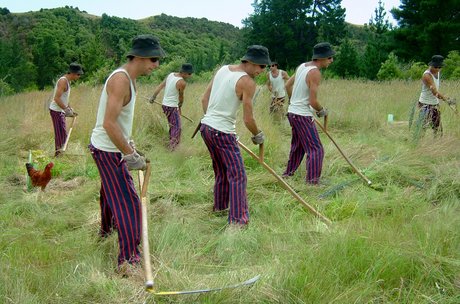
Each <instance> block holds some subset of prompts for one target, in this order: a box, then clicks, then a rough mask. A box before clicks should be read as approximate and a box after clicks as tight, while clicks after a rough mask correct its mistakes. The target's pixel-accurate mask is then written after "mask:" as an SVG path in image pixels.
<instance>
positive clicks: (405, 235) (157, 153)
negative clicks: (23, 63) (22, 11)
mask: <svg viewBox="0 0 460 304" xmlns="http://www.w3.org/2000/svg"><path fill="white" fill-rule="evenodd" d="M205 86H206V84H204V83H192V84H190V85H189V86H188V87H187V90H186V99H185V103H184V107H183V114H185V115H187V116H188V117H191V118H192V119H194V120H195V123H190V122H188V121H186V120H183V121H182V123H183V131H182V134H183V137H182V143H181V146H180V147H179V149H178V150H177V151H176V152H174V153H170V152H168V150H167V148H166V144H167V141H168V132H167V131H168V126H167V121H166V118H165V117H164V115H163V114H162V111H161V107H160V106H158V105H155V104H154V105H151V104H149V103H148V102H147V101H146V99H144V98H143V97H144V96H149V95H151V93H152V92H153V89H154V87H155V85H154V84H152V85H150V86H147V85H146V84H143V85H140V87H139V92H138V101H137V105H136V117H135V127H134V139H135V140H136V145H137V147H138V148H139V149H140V150H142V151H144V152H145V153H146V154H147V156H148V158H150V159H151V161H152V176H151V179H150V183H149V206H148V208H149V211H148V220H149V241H150V253H151V258H152V264H153V265H152V266H153V269H154V279H155V289H156V290H157V291H165V290H183V289H187V290H190V289H201V288H208V287H220V286H224V285H231V284H235V283H237V282H241V281H244V280H247V279H249V278H251V277H254V276H255V275H257V274H260V275H261V278H260V280H259V281H258V282H257V283H255V284H254V285H253V286H252V287H243V288H239V289H233V290H225V291H222V292H215V293H208V294H202V295H188V296H170V297H158V296H153V295H151V294H149V293H146V292H145V291H144V287H143V284H144V280H143V278H142V276H135V277H131V278H121V277H120V276H118V275H117V274H116V273H115V269H116V258H117V255H118V252H117V251H118V247H117V237H116V235H114V236H111V237H110V238H108V239H107V240H104V241H101V240H99V239H98V236H97V232H98V228H99V220H100V216H99V201H98V197H99V184H100V180H99V175H98V172H97V169H96V167H95V164H94V162H93V160H92V158H91V156H90V154H89V153H88V150H87V148H86V146H87V145H88V143H89V137H90V134H91V130H92V128H93V126H94V123H95V119H96V111H97V105H98V101H99V95H100V90H101V87H97V88H92V87H87V86H84V85H80V86H75V87H73V89H72V93H71V96H70V100H71V103H72V106H73V108H74V109H75V110H76V111H77V112H78V113H79V116H78V119H77V121H76V124H75V127H74V129H73V133H72V137H71V139H70V143H69V146H68V150H67V152H66V154H65V155H64V156H63V157H62V158H59V159H56V160H53V161H54V162H55V167H54V169H53V174H54V178H53V179H52V180H51V182H50V184H49V185H48V188H47V190H46V192H45V193H40V191H38V190H33V191H26V178H25V175H26V171H25V166H24V164H25V162H27V159H28V155H29V151H32V154H33V156H34V159H35V160H36V161H37V162H38V166H39V167H44V165H45V164H46V163H47V162H48V161H50V160H51V159H52V158H51V156H52V155H53V152H54V135H53V131H52V124H51V119H50V117H49V113H48V111H47V108H46V100H47V99H48V97H49V95H50V92H49V91H47V92H30V93H24V94H19V95H15V96H10V97H5V98H2V99H0V111H1V113H2V114H1V115H2V123H1V127H0V129H1V133H2V134H3V135H2V137H3V139H2V140H1V141H0V147H1V154H2V157H1V158H0V166H1V173H0V182H1V189H0V231H1V239H0V303H21V304H24V303H452V304H453V303H460V236H459V231H460V206H459V198H460V124H459V122H460V118H459V117H458V116H456V115H455V114H454V113H453V112H452V111H451V110H450V109H448V108H447V106H446V105H443V106H442V107H441V111H442V123H443V129H444V135H443V136H442V137H440V138H434V137H433V134H432V132H430V131H428V132H427V133H426V134H425V136H423V137H421V138H420V139H419V140H418V141H415V140H414V138H413V134H412V132H410V131H409V130H408V123H407V121H408V117H409V113H410V109H411V107H412V105H413V103H414V102H415V100H416V99H417V97H418V94H419V90H420V83H419V82H402V81H401V82H389V83H375V82H359V81H345V80H329V81H324V82H323V83H322V85H321V88H320V95H319V98H320V101H321V103H322V104H323V105H325V106H326V107H327V108H329V110H330V118H329V133H330V134H331V136H333V138H334V139H335V141H336V142H337V144H338V145H339V146H340V147H341V149H342V150H343V151H344V152H345V154H346V155H347V156H348V157H349V158H350V159H351V160H352V161H353V163H354V164H355V165H356V166H357V167H358V168H360V169H361V170H362V172H363V173H364V174H365V175H366V176H367V177H368V178H369V179H370V180H371V181H372V182H373V184H374V185H375V187H374V188H370V187H367V186H366V184H365V183H364V182H363V181H362V180H361V179H360V178H359V177H358V176H357V175H356V174H355V173H354V172H353V171H352V169H351V167H350V166H349V165H348V164H347V163H346V162H345V160H344V159H343V158H342V156H341V155H340V154H339V153H338V151H337V149H336V148H335V146H334V145H333V144H332V143H331V141H330V140H329V139H328V138H327V137H326V136H325V135H324V134H322V132H321V131H320V133H321V138H322V141H323V145H324V147H325V150H326V156H325V160H324V168H323V180H324V183H325V184H324V185H321V186H316V187H315V186H307V185H306V184H305V182H304V180H305V165H304V163H303V164H302V165H301V169H300V170H299V171H298V172H297V173H296V175H295V176H294V177H292V178H290V179H289V180H288V183H289V184H290V185H291V186H292V187H293V188H294V189H295V190H296V192H297V193H298V194H299V195H300V196H301V197H302V198H304V200H305V201H307V202H308V203H309V204H311V205H312V206H314V207H315V208H316V209H317V210H318V211H319V212H321V213H322V214H324V215H325V216H327V217H328V218H329V219H331V220H332V221H333V224H332V225H331V226H329V227H328V226H326V225H325V224H324V223H323V222H321V221H320V220H318V219H317V218H315V217H314V216H313V215H312V214H311V213H310V212H308V210H307V209H306V208H304V207H303V206H302V205H301V204H300V203H298V202H297V201H296V200H295V199H294V198H293V197H292V196H291V195H290V194H289V192H287V191H286V190H284V189H283V187H282V186H281V185H279V184H278V183H277V181H276V179H275V178H274V177H273V176H272V175H270V174H269V173H268V172H267V171H266V170H265V169H264V168H263V167H262V166H261V165H260V164H258V163H257V161H256V160H254V159H252V158H251V157H250V156H249V155H248V154H247V153H246V152H244V151H242V154H243V156H244V161H245V165H246V171H247V175H248V200H249V207H250V213H251V214H250V215H251V221H250V224H249V227H248V228H247V229H245V230H242V231H238V230H234V229H227V218H226V215H224V216H222V215H215V214H213V213H212V187H213V182H214V175H213V170H212V165H211V159H210V157H209V154H208V151H207V149H206V147H205V145H204V143H203V141H202V139H201V138H200V136H199V135H198V136H197V137H196V138H195V139H191V138H190V136H191V134H192V133H193V130H194V129H195V127H196V123H197V122H198V120H199V119H200V118H201V116H202V114H201V102H200V98H201V95H202V94H203V92H204V90H205ZM441 91H442V92H443V93H446V94H447V95H450V96H452V97H457V98H458V97H459V96H455V94H458V83H456V82H443V83H442V87H441ZM160 97H161V96H160ZM159 100H161V99H159ZM268 104H269V94H268V92H267V90H266V88H263V89H262V90H261V92H260V94H259V96H258V98H257V100H256V103H255V116H256V120H257V122H258V124H259V127H260V128H261V129H262V130H263V131H264V132H265V134H266V142H265V161H266V163H267V164H268V165H269V166H270V167H271V168H273V169H274V170H275V171H276V172H277V173H278V174H281V173H282V172H283V170H284V168H285V165H286V162H287V159H288V154H289V148H290V127H289V124H288V122H287V120H286V119H285V118H281V119H273V118H272V117H271V116H270V115H269V111H268ZM240 114H241V113H240ZM388 114H393V115H394V119H395V122H393V123H387V115H388ZM237 130H238V133H239V136H240V140H241V142H243V143H245V144H246V145H247V146H248V147H250V148H251V149H252V150H253V151H254V152H255V153H257V152H258V148H257V146H254V145H253V144H252V143H251V141H250V134H249V132H248V131H247V130H246V129H245V127H244V126H243V124H242V122H241V119H240V121H239V123H238V125H237ZM136 180H137V179H136Z"/></svg>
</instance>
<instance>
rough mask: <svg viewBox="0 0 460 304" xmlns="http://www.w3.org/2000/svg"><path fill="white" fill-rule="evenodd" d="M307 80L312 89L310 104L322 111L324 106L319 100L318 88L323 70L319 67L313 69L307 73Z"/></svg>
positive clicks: (310, 89)
mask: <svg viewBox="0 0 460 304" xmlns="http://www.w3.org/2000/svg"><path fill="white" fill-rule="evenodd" d="M305 81H306V82H307V86H308V88H309V91H310V95H309V101H310V105H311V106H312V107H313V109H315V110H316V111H321V109H322V108H323V107H322V106H321V105H320V104H319V101H318V88H319V84H320V82H321V72H320V71H319V70H318V69H312V70H311V71H310V72H308V73H307V76H306V79H305Z"/></svg>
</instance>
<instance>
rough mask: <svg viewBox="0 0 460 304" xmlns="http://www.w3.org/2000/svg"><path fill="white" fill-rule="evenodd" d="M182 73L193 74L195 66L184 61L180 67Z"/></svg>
mask: <svg viewBox="0 0 460 304" xmlns="http://www.w3.org/2000/svg"><path fill="white" fill-rule="evenodd" d="M180 72H181V73H187V74H192V73H193V66H192V65H191V64H190V63H184V64H183V65H182V67H181V69H180Z"/></svg>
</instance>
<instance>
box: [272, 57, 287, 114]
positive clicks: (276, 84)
mask: <svg viewBox="0 0 460 304" xmlns="http://www.w3.org/2000/svg"><path fill="white" fill-rule="evenodd" d="M288 79H289V75H288V73H287V72H286V71H284V70H281V69H278V62H276V61H272V62H271V64H270V70H269V71H268V72H267V87H268V90H269V91H270V92H271V93H272V94H271V95H272V96H271V102H270V113H281V114H283V107H284V101H285V99H286V90H285V85H286V81H287V80H288Z"/></svg>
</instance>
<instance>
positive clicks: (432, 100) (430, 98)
mask: <svg viewBox="0 0 460 304" xmlns="http://www.w3.org/2000/svg"><path fill="white" fill-rule="evenodd" d="M425 74H430V76H431V77H432V78H433V82H434V85H435V86H436V90H439V76H440V75H439V73H438V78H436V77H434V75H433V74H431V72H430V70H426V71H425V72H424V73H423V75H425ZM418 101H419V102H421V103H424V104H429V105H437V104H439V100H438V98H436V96H434V95H433V92H431V90H430V87H429V86H427V85H426V84H425V83H424V82H423V81H422V92H421V93H420V98H419V99H418Z"/></svg>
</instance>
